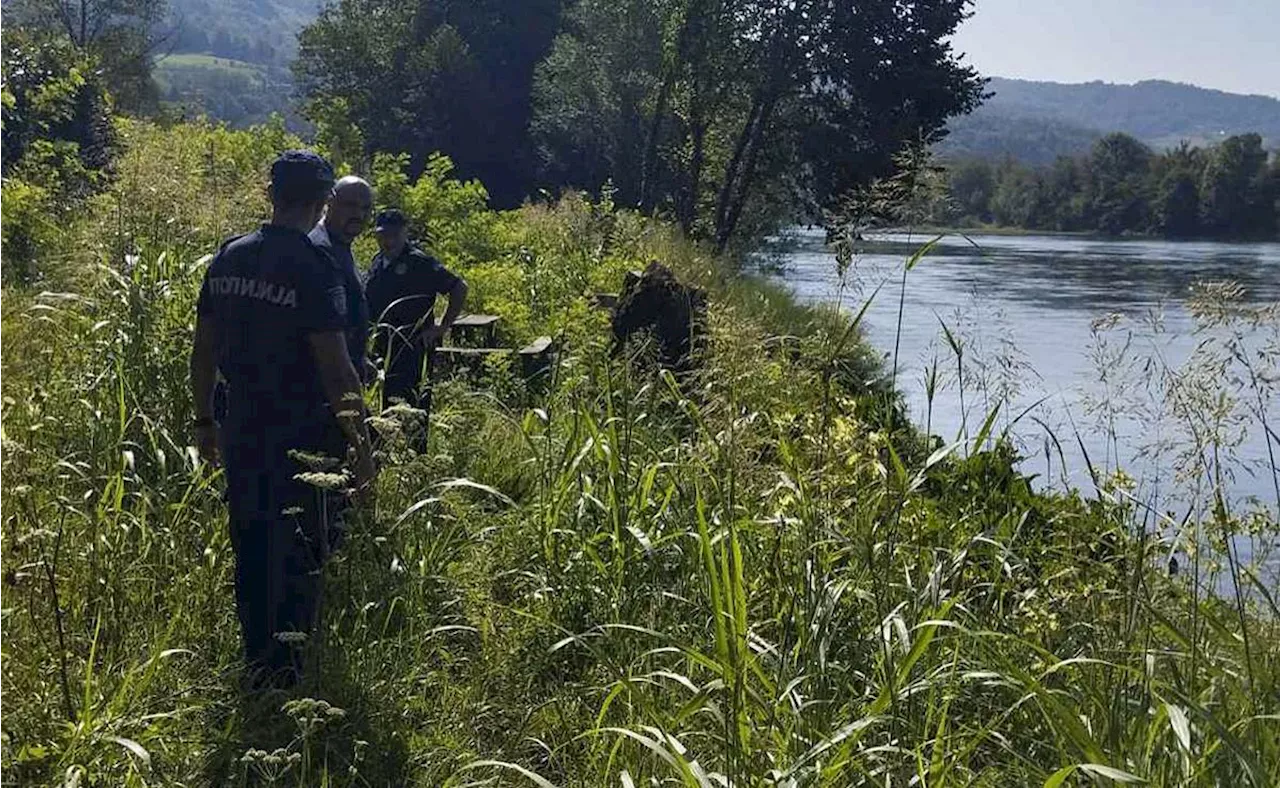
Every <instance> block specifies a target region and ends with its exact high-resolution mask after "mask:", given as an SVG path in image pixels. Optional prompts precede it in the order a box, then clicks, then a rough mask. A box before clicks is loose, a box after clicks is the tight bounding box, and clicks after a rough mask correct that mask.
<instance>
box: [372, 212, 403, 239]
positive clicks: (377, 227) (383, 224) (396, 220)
mask: <svg viewBox="0 0 1280 788" xmlns="http://www.w3.org/2000/svg"><path fill="white" fill-rule="evenodd" d="M408 223H409V220H408V218H406V217H405V215H404V211H402V210H400V209H399V208H387V209H386V210H382V211H379V212H378V215H377V217H375V218H374V220H373V231H374V232H375V233H376V232H381V231H382V230H398V229H399V228H401V227H404V226H405V225H406V224H408Z"/></svg>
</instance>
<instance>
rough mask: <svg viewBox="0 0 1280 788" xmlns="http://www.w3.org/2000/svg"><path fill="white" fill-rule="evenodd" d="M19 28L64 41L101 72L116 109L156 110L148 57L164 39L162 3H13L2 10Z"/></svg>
mask: <svg viewBox="0 0 1280 788" xmlns="http://www.w3.org/2000/svg"><path fill="white" fill-rule="evenodd" d="M5 12H6V14H7V15H8V16H9V20H10V21H16V22H18V24H19V25H21V26H28V27H32V28H35V29H39V30H45V31H48V32H51V33H57V34H59V35H63V36H66V39H67V40H68V41H70V42H71V44H72V46H74V47H75V48H76V49H77V50H79V51H80V52H82V53H84V54H85V55H87V56H89V57H92V58H93V59H94V60H95V61H96V63H97V65H98V66H99V67H100V68H101V69H102V72H103V74H104V75H105V78H106V82H107V84H108V85H109V86H110V87H111V91H112V94H113V95H114V96H115V100H116V104H117V106H118V107H119V108H120V109H123V110H127V111H132V112H141V111H146V110H151V109H154V108H155V107H156V101H157V97H158V94H157V91H156V86H155V83H154V82H153V81H152V79H151V71H152V68H153V66H154V63H153V60H154V58H153V56H154V54H155V51H156V49H157V47H158V46H159V45H160V44H161V43H163V41H164V40H165V39H166V37H167V36H166V33H165V32H164V31H162V30H161V25H162V23H163V20H164V18H165V15H166V14H167V12H168V2H167V0H14V2H12V3H11V4H9V5H8V6H7V7H6V9H5Z"/></svg>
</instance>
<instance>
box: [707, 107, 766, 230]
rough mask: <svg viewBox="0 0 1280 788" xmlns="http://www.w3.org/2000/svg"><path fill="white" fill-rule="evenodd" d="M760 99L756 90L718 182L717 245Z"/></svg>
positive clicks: (751, 132) (753, 125)
mask: <svg viewBox="0 0 1280 788" xmlns="http://www.w3.org/2000/svg"><path fill="white" fill-rule="evenodd" d="M760 99H761V95H760V92H759V91H757V92H756V94H755V96H753V97H752V99H751V110H750V111H749V112H748V113H747V122H746V124H744V125H743V127H742V131H741V132H739V134H738V141H737V142H736V143H734V146H733V157H732V158H730V159H729V166H728V167H726V168H725V171H724V181H723V182H722V183H721V184H720V194H719V195H718V196H717V197H716V218H715V233H716V244H717V246H718V245H719V243H720V242H719V238H720V229H721V228H722V227H723V226H724V224H725V219H726V217H727V216H728V214H729V200H730V198H731V197H732V195H733V186H734V182H735V181H736V180H737V178H738V168H739V167H740V166H741V165H742V158H743V156H744V155H745V154H746V152H747V145H748V144H749V143H750V141H751V135H752V134H753V133H754V132H753V130H754V128H755V123H756V118H757V117H759V114H760Z"/></svg>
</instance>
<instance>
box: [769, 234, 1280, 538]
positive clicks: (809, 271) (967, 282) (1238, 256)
mask: <svg viewBox="0 0 1280 788" xmlns="http://www.w3.org/2000/svg"><path fill="white" fill-rule="evenodd" d="M931 238H932V236H929V235H921V234H918V233H917V234H914V235H913V234H907V233H887V234H883V235H877V236H871V237H868V238H867V243H866V244H864V245H863V246H864V248H863V249H861V250H860V252H859V254H858V255H857V256H856V258H855V260H854V262H853V264H852V265H851V267H850V270H849V273H848V275H847V276H846V277H845V278H844V281H843V285H842V282H841V277H840V275H839V273H838V272H837V266H836V261H835V257H834V255H833V254H832V252H831V250H830V249H829V248H827V247H826V245H825V243H824V235H823V233H822V232H821V231H820V230H806V229H803V228H798V229H795V230H793V231H791V232H789V233H787V234H786V235H784V236H782V237H781V238H780V239H778V243H776V244H775V246H774V249H773V251H771V252H767V253H763V254H762V255H761V256H760V258H759V262H760V263H761V264H762V265H763V266H764V267H765V269H766V270H767V271H769V273H770V275H771V276H773V277H775V278H777V279H778V280H779V281H781V282H783V283H785V284H786V285H787V286H788V287H789V288H791V289H792V290H793V291H794V292H795V293H796V294H797V295H798V296H799V297H801V298H802V299H803V300H808V301H828V302H829V301H834V300H839V301H840V303H841V305H842V306H843V307H845V308H846V309H847V310H849V311H850V312H856V311H857V310H858V309H859V308H860V307H861V305H862V303H863V302H864V301H865V299H866V298H868V297H869V296H870V295H871V293H872V292H873V291H874V290H875V288H876V287H877V286H879V285H881V284H882V283H883V287H882V288H881V289H880V291H879V293H878V295H877V296H876V297H875V300H874V301H873V302H872V305H871V307H870V308H869V309H868V310H867V313H866V316H865V318H864V330H865V334H866V336H867V338H868V339H869V340H870V342H871V343H872V344H873V345H874V346H875V347H876V348H877V349H879V350H880V351H882V352H883V353H884V354H885V358H886V361H885V367H886V370H887V371H890V372H891V371H892V369H893V348H894V346H895V342H896V343H897V345H898V352H897V367H898V373H897V380H896V382H897V387H898V389H899V390H900V391H901V392H902V393H903V396H904V398H905V401H906V404H907V406H908V407H909V408H910V411H911V414H912V417H913V418H914V419H915V421H916V422H917V423H919V424H920V425H921V426H925V425H926V424H927V426H928V428H929V429H930V431H931V432H933V433H934V434H937V435H941V436H943V437H944V438H945V439H947V440H948V441H950V440H952V439H954V438H956V437H957V436H959V435H961V434H962V431H963V432H966V433H967V434H968V435H970V436H972V435H975V434H976V433H978V431H979V430H980V427H981V425H982V423H983V421H984V420H985V418H986V414H987V413H988V412H989V411H990V409H991V408H992V407H994V406H995V405H996V404H997V403H1000V404H1001V411H1000V413H999V414H998V416H997V432H999V431H1000V430H1003V429H1005V428H1006V427H1008V428H1009V433H1010V435H1011V436H1012V439H1013V440H1014V442H1015V445H1016V446H1017V447H1018V448H1019V450H1020V451H1021V453H1022V454H1023V456H1024V458H1025V459H1024V460H1023V469H1024V471H1026V472H1028V473H1033V474H1036V475H1037V477H1038V479H1037V483H1038V484H1041V485H1050V486H1054V487H1059V488H1061V487H1065V486H1074V487H1078V488H1080V489H1082V490H1084V491H1085V492H1087V493H1092V491H1093V482H1092V480H1091V478H1090V475H1089V472H1088V463H1086V461H1085V455H1086V452H1087V455H1088V459H1089V461H1090V462H1091V463H1092V464H1093V466H1094V468H1095V469H1096V470H1097V472H1098V474H1099V476H1100V477H1104V478H1105V477H1109V476H1110V475H1111V474H1112V472H1113V471H1114V470H1115V469H1116V468H1117V467H1119V468H1123V469H1124V470H1125V471H1126V473H1127V474H1128V475H1129V476H1130V477H1132V478H1133V480H1134V482H1135V484H1134V486H1133V488H1132V494H1134V495H1135V496H1137V497H1138V498H1139V499H1140V500H1142V501H1143V502H1144V503H1145V504H1146V505H1149V506H1151V507H1153V510H1158V511H1162V512H1173V513H1175V517H1181V515H1183V514H1185V513H1186V510H1187V509H1188V508H1191V507H1195V506H1196V505H1197V504H1196V502H1197V501H1199V502H1200V505H1203V502H1204V501H1205V499H1206V489H1208V488H1207V486H1206V484H1205V481H1206V480H1205V478H1203V476H1204V474H1203V473H1200V474H1197V472H1196V469H1197V468H1200V469H1203V468H1205V467H1207V468H1210V469H1212V468H1215V467H1220V468H1221V469H1222V473H1223V476H1222V478H1223V479H1224V484H1223V487H1224V488H1225V489H1226V490H1227V493H1228V496H1229V501H1230V503H1231V505H1232V507H1233V511H1241V512H1243V511H1245V510H1248V509H1250V508H1253V509H1269V510H1270V511H1271V512H1272V513H1273V514H1274V513H1275V511H1276V508H1277V499H1278V498H1280V490H1277V476H1276V470H1275V464H1274V462H1273V461H1272V454H1274V455H1275V457H1276V458H1277V460H1280V438H1277V437H1275V436H1274V435H1272V436H1268V434H1267V430H1266V429H1265V427H1264V425H1263V423H1262V419H1261V418H1259V416H1258V414H1259V412H1260V411H1261V412H1262V413H1264V414H1265V413H1267V412H1268V411H1269V412H1270V413H1271V416H1270V417H1269V420H1270V423H1271V429H1272V430H1280V391H1277V392H1275V393H1269V392H1268V388H1277V387H1280V380H1276V379H1275V376H1277V373H1278V372H1280V370H1277V367H1276V364H1277V358H1278V357H1280V327H1278V326H1277V323H1278V322H1280V320H1277V319H1276V318H1277V316H1275V315H1273V316H1272V317H1271V318H1269V319H1268V320H1265V321H1263V322H1261V323H1258V324H1252V323H1246V322H1245V321H1236V322H1235V323H1234V324H1232V325H1230V326H1226V327H1223V326H1218V327H1212V328H1206V327H1204V326H1203V325H1199V324H1198V323H1197V321H1196V319H1195V317H1194V316H1193V314H1192V309H1191V303H1192V300H1193V293H1195V292H1196V287H1197V283H1198V282H1221V281H1225V280H1231V281H1234V282H1236V283H1238V284H1239V286H1240V287H1241V288H1242V292H1241V293H1240V294H1239V296H1238V298H1237V300H1235V302H1234V303H1235V304H1237V305H1238V306H1241V307H1244V308H1246V309H1256V308H1259V307H1266V306H1268V305H1275V304H1277V303H1278V302H1280V243H1211V242H1165V241H1154V240H1120V241H1114V240H1100V239H1090V238H1079V237H1061V236H1034V235H1028V236H998V235H969V236H968V238H967V239H966V238H965V237H962V236H947V237H945V238H944V239H943V240H942V241H941V242H939V243H938V245H937V246H936V247H934V248H933V250H932V251H931V252H930V253H929V254H928V255H927V256H925V257H924V258H922V259H921V260H920V262H919V263H918V264H916V265H915V266H914V267H913V268H912V269H911V271H910V272H909V273H908V275H907V280H906V288H905V299H904V301H903V304H902V321H901V336H900V337H899V336H898V310H899V295H900V293H901V292H902V287H901V277H902V269H903V265H904V261H905V260H906V259H907V258H908V257H909V256H910V255H911V253H912V252H913V251H914V250H916V249H918V248H920V247H921V246H922V245H923V244H924V243H926V242H927V241H929V240H930V239H931ZM944 324H945V325H946V326H947V329H948V330H950V331H951V332H952V334H953V336H954V337H955V339H956V342H957V343H958V344H959V346H960V347H961V349H962V352H963V365H962V366H960V367H959V369H958V365H957V359H956V354H955V352H954V351H953V349H952V347H951V345H950V344H949V343H948V341H947V339H946V336H945V334H944V330H943V325H944ZM1232 347H1235V348H1241V349H1242V350H1243V353H1244V355H1245V357H1246V358H1249V359H1251V366H1253V373H1250V372H1249V370H1248V368H1247V367H1245V366H1244V365H1243V364H1241V363H1239V360H1238V359H1236V360H1234V361H1232V360H1230V359H1231V348H1232ZM935 359H936V362H937V367H938V374H937V381H938V383H937V385H936V386H935V394H934V397H933V402H932V406H930V403H929V397H928V396H927V385H926V377H927V375H928V372H927V371H928V370H929V369H930V368H931V367H932V366H933V364H934V360H935ZM1215 360H1216V365H1215ZM961 373H963V375H964V376H965V378H966V381H965V386H964V389H965V396H964V407H963V408H962V407H961V397H960V386H959V385H958V380H959V378H960V375H961ZM1253 375H1256V376H1260V377H1267V376H1271V379H1272V381H1273V382H1271V383H1270V384H1267V383H1264V384H1263V385H1262V386H1260V387H1258V386H1254V385H1252V381H1253V380H1254V377H1253ZM1216 390H1224V391H1226V392H1227V393H1228V394H1229V395H1230V396H1229V398H1228V399H1227V400H1217V399H1214V398H1213V395H1214V392H1215V391H1216ZM1259 391H1261V392H1262V396H1261V398H1260V399H1259V396H1258V392H1259ZM1210 406H1213V407H1218V408H1219V410H1218V416H1219V417H1218V418H1216V419H1211V420H1208V421H1206V420H1204V419H1203V418H1202V416H1203V414H1204V412H1205V411H1207V410H1209V409H1210ZM1024 411H1025V415H1024ZM1189 412H1190V413H1195V414H1196V415H1195V416H1192V417H1190V418H1188V416H1187V414H1188V413H1189ZM1020 416H1021V418H1019V417H1020ZM1210 424H1216V426H1217V428H1218V429H1219V430H1220V431H1219V435H1220V439H1219V441H1218V442H1219V444H1220V450H1219V452H1218V459H1219V460H1220V463H1219V464H1218V465H1214V463H1213V460H1214V455H1213V452H1212V450H1211V447H1209V446H1206V445H1205V444H1206V442H1207V441H1205V439H1204V435H1205V434H1206V429H1208V427H1207V425H1210ZM962 428H963V430H962ZM1197 434H1198V435H1199V436H1200V439H1199V440H1198V441H1197V439H1196V435H1197ZM1208 443H1212V441H1208ZM1197 445H1198V446H1200V447H1201V448H1200V449H1197V448H1196V447H1197ZM1082 446H1083V448H1082ZM1197 475H1199V476H1201V478H1200V479H1199V484H1198V485H1197V479H1196V477H1197ZM1210 475H1212V472H1211V473H1210Z"/></svg>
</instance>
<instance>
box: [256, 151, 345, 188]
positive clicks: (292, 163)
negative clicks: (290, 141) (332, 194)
mask: <svg viewBox="0 0 1280 788" xmlns="http://www.w3.org/2000/svg"><path fill="white" fill-rule="evenodd" d="M333 181H334V177H333V166H332V165H331V164H329V162H327V161H325V158H324V157H323V156H321V155H319V154H318V153H312V152H311V151H309V150H287V151H285V152H284V153H281V154H280V156H279V157H278V158H277V159H276V160H275V161H274V162H272V164H271V186H272V187H273V188H274V189H275V190H276V191H277V193H279V194H280V195H281V196H285V197H289V198H291V199H314V198H315V197H318V196H322V195H323V194H324V192H327V191H328V190H329V189H332V188H333Z"/></svg>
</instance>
